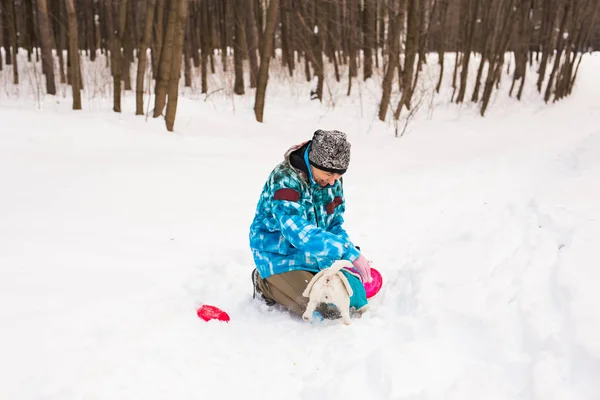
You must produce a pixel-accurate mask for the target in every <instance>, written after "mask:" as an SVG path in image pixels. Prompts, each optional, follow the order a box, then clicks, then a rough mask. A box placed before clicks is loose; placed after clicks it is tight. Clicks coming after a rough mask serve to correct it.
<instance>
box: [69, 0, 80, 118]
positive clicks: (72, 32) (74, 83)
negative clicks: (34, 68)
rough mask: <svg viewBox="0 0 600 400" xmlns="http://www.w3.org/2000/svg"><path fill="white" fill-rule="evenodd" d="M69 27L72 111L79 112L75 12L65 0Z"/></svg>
mask: <svg viewBox="0 0 600 400" xmlns="http://www.w3.org/2000/svg"><path fill="white" fill-rule="evenodd" d="M65 6H66V9H67V20H68V25H69V62H70V64H71V89H72V90H73V110H81V78H80V71H79V40H78V37H77V36H78V34H77V32H78V30H77V12H76V11H75V4H74V2H73V0H65Z"/></svg>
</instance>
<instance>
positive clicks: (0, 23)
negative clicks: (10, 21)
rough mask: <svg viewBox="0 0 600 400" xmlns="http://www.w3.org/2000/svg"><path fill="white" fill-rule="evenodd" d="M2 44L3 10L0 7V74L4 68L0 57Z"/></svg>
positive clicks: (0, 56) (0, 55)
mask: <svg viewBox="0 0 600 400" xmlns="http://www.w3.org/2000/svg"><path fill="white" fill-rule="evenodd" d="M3 43H4V10H3V9H2V7H0V72H1V71H2V69H3V68H4V66H3V61H2V59H3V57H2V44H3Z"/></svg>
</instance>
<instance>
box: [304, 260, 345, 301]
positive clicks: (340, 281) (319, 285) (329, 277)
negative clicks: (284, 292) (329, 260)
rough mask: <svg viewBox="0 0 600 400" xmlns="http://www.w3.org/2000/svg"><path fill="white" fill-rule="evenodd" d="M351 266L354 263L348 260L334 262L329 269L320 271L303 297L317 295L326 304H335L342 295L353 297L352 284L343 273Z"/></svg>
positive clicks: (309, 284)
mask: <svg viewBox="0 0 600 400" xmlns="http://www.w3.org/2000/svg"><path fill="white" fill-rule="evenodd" d="M351 266H352V263H351V262H350V261H346V260H338V261H336V262H334V263H333V264H332V265H331V266H330V267H329V268H325V269H324V270H321V271H319V273H318V274H316V275H315V276H314V277H313V278H312V279H311V280H310V282H309V283H308V286H307V287H306V289H305V290H304V293H302V295H303V296H304V297H315V295H316V297H319V300H320V301H322V302H324V303H332V302H333V303H334V302H335V300H336V298H337V297H338V296H340V295H344V296H348V297H350V296H352V294H353V291H352V287H351V286H350V282H348V278H346V276H345V275H344V274H343V272H342V271H341V269H342V268H344V267H351ZM342 292H343V294H342Z"/></svg>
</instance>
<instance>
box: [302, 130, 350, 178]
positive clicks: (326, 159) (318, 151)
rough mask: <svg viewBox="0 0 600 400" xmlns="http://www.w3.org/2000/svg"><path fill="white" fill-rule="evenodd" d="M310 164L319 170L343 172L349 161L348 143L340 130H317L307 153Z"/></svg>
mask: <svg viewBox="0 0 600 400" xmlns="http://www.w3.org/2000/svg"><path fill="white" fill-rule="evenodd" d="M308 161H309V162H310V164H311V165H312V166H314V167H316V168H318V169H320V170H323V171H327V172H334V173H338V174H343V173H344V172H346V170H347V169H348V164H349V163H350V143H348V141H347V140H346V134H345V133H344V132H340V131H323V130H321V129H319V130H317V131H316V132H315V133H314V135H313V139H312V144H311V146H310V150H309V153H308Z"/></svg>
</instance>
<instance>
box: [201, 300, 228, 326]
mask: <svg viewBox="0 0 600 400" xmlns="http://www.w3.org/2000/svg"><path fill="white" fill-rule="evenodd" d="M197 313H198V316H199V317H200V318H202V319H203V320H205V321H210V320H211V319H216V320H219V321H223V322H229V314H227V313H226V312H225V311H223V310H221V309H220V308H217V307H215V306H209V305H208V304H205V305H203V306H202V307H200V308H199V309H198V312H197Z"/></svg>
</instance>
